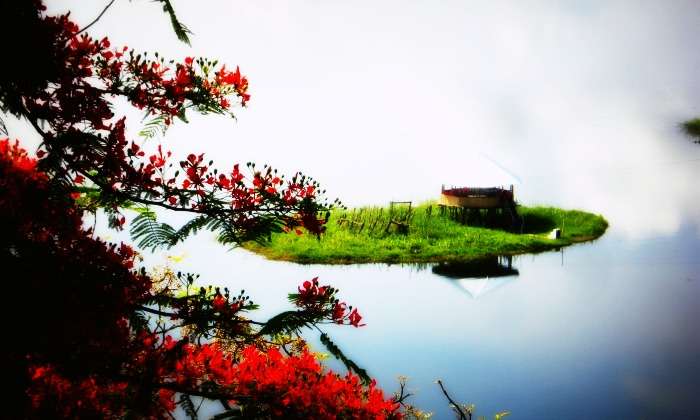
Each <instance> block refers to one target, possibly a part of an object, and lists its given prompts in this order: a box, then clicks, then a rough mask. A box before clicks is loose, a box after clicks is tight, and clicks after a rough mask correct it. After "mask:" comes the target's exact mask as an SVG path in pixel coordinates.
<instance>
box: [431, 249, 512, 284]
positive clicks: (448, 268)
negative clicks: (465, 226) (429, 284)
mask: <svg viewBox="0 0 700 420" xmlns="http://www.w3.org/2000/svg"><path fill="white" fill-rule="evenodd" d="M433 274H437V275H438V276H443V277H448V278H451V279H464V278H482V277H506V276H517V275H518V269H517V268H513V257H511V256H510V255H508V256H503V257H488V258H482V259H478V260H473V261H466V262H448V263H439V264H436V265H434V266H433Z"/></svg>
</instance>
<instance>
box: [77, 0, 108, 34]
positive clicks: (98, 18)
mask: <svg viewBox="0 0 700 420" xmlns="http://www.w3.org/2000/svg"><path fill="white" fill-rule="evenodd" d="M113 3H114V0H110V2H109V3H108V4H107V6H105V8H104V9H102V12H101V13H100V14H99V15H97V17H96V18H95V20H93V21H92V22H90V23H89V24H88V25H87V26H86V27H84V28H83V29H81V30H79V31H78V32H76V33H75V35H76V36H77V35H78V34H80V33H81V32H84V31H86V30H87V29H88V28H89V27H91V26H92V25H94V24H96V23H97V21H98V20H100V18H102V15H104V14H105V12H106V11H107V9H109V8H110V6H112V4H113Z"/></svg>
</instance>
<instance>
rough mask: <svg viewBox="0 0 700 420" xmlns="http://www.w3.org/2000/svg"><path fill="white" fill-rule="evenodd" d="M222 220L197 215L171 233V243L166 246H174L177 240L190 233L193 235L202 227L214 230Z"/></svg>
mask: <svg viewBox="0 0 700 420" xmlns="http://www.w3.org/2000/svg"><path fill="white" fill-rule="evenodd" d="M222 225H223V222H222V221H221V220H220V219H217V218H215V217H211V216H209V215H206V214H203V215H201V216H197V217H195V218H194V219H192V220H190V221H189V222H187V223H185V224H184V225H182V227H181V228H180V229H178V230H177V231H176V232H175V233H173V236H172V240H171V243H170V244H169V245H168V246H174V245H176V244H177V243H178V242H180V241H183V240H185V238H187V237H188V236H190V235H194V234H195V233H197V232H199V231H200V230H202V229H207V230H210V231H216V230H218V229H220V228H221V226H222Z"/></svg>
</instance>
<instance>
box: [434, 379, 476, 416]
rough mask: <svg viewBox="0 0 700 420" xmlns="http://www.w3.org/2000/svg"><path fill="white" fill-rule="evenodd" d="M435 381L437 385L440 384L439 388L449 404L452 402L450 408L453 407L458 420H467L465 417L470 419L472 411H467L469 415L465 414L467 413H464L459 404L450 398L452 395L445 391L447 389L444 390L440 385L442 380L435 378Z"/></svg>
mask: <svg viewBox="0 0 700 420" xmlns="http://www.w3.org/2000/svg"><path fill="white" fill-rule="evenodd" d="M437 383H438V385H440V389H442V393H443V394H445V397H446V398H447V401H449V402H450V404H452V408H454V410H455V411H456V412H457V414H458V415H459V419H460V420H467V419H468V420H471V419H472V413H468V414H469V415H468V416H467V414H465V413H464V411H462V409H461V408H460V406H459V404H457V403H456V402H455V401H454V400H453V399H452V397H450V394H448V393H447V390H446V389H445V387H444V386H443V385H442V381H441V380H439V379H438V380H437Z"/></svg>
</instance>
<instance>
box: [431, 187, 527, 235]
mask: <svg viewBox="0 0 700 420" xmlns="http://www.w3.org/2000/svg"><path fill="white" fill-rule="evenodd" d="M438 206H440V213H441V214H445V213H448V214H449V215H450V217H452V218H453V219H454V220H457V221H459V222H460V223H464V224H483V225H490V226H493V225H497V226H499V225H500V226H503V227H510V228H515V227H517V226H518V225H519V224H520V223H519V222H520V218H519V217H518V211H517V208H516V203H515V195H514V191H513V185H511V186H510V189H506V188H503V187H491V188H479V187H451V188H445V186H444V185H443V186H442V190H441V192H440V200H439V201H438ZM482 210H483V211H482Z"/></svg>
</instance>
